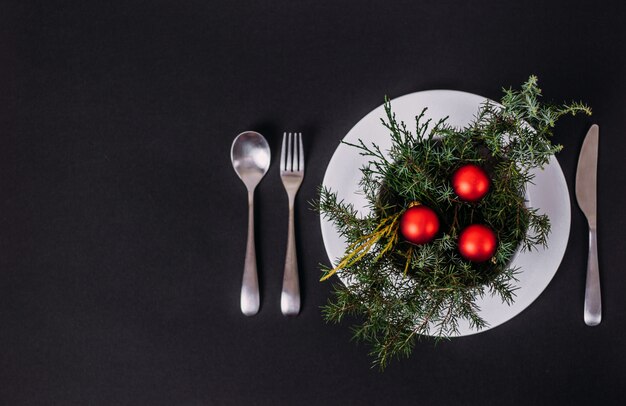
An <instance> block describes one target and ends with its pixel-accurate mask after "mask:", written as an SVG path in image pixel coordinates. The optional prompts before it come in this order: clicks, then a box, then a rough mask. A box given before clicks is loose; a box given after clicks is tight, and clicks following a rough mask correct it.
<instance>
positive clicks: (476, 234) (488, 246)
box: [459, 224, 497, 262]
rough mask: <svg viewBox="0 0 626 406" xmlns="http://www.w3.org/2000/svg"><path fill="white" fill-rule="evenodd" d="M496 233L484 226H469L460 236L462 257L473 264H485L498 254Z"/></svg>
mask: <svg viewBox="0 0 626 406" xmlns="http://www.w3.org/2000/svg"><path fill="white" fill-rule="evenodd" d="M496 246H497V241H496V233H494V232H493V230H492V229H491V228H489V227H487V226H485V225H482V224H472V225H471V226H468V227H467V228H465V229H464V230H463V231H461V235H460V236H459V251H460V252H461V256H462V257H463V258H465V259H467V260H470V261H473V262H484V261H487V260H488V259H489V258H491V257H493V254H494V253H495V252H496Z"/></svg>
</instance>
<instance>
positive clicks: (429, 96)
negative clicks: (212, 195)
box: [321, 90, 571, 336]
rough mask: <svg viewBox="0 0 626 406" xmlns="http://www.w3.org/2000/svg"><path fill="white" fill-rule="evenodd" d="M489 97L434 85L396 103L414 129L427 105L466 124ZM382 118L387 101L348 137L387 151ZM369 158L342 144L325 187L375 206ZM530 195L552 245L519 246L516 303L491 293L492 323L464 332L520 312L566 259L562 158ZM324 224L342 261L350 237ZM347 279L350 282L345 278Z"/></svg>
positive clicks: (485, 305) (484, 312) (329, 249)
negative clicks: (365, 185) (367, 177)
mask: <svg viewBox="0 0 626 406" xmlns="http://www.w3.org/2000/svg"><path fill="white" fill-rule="evenodd" d="M486 100H487V99H486V98H484V97H482V96H478V95H475V94H471V93H465V92H459V91H455V90H429V91H423V92H417V93H411V94H408V95H405V96H402V97H398V98H396V99H393V100H392V101H391V107H392V110H393V111H394V112H395V114H396V118H397V120H398V121H404V122H405V123H406V124H407V127H408V128H410V129H411V128H413V129H414V128H415V116H416V115H417V114H419V113H420V112H421V111H422V109H423V108H425V107H428V110H427V112H426V116H425V118H432V119H433V122H436V121H437V120H438V119H440V118H443V117H446V116H448V117H449V118H448V123H449V124H451V125H453V126H459V127H464V126H465V125H467V124H468V123H469V122H470V121H472V119H473V118H474V116H475V114H476V113H477V111H478V108H479V106H480V105H481V104H482V103H484V102H485V101H486ZM381 118H386V116H385V111H384V107H383V106H382V105H381V106H379V107H378V108H376V109H374V110H373V111H371V112H370V113H369V114H368V115H366V116H365V117H363V118H362V119H361V121H359V122H358V123H357V124H356V125H355V126H354V127H353V128H352V129H351V130H350V131H349V132H348V134H347V135H346V136H345V137H344V141H347V142H350V143H358V140H359V139H361V140H363V142H364V143H365V144H366V145H371V143H372V142H375V143H376V144H378V145H379V146H380V147H381V150H382V151H387V150H388V149H389V147H390V146H391V139H390V137H389V133H388V130H387V129H386V128H385V127H383V125H382V124H381V122H380V119H381ZM367 162H368V158H367V157H363V156H361V155H359V151H358V150H357V148H354V147H350V146H348V145H345V144H340V145H339V147H337V150H336V151H335V153H334V155H333V157H332V159H331V160H330V163H329V164H328V168H327V169H326V175H325V176H324V181H323V185H324V186H325V187H327V188H330V189H331V190H333V191H335V192H337V194H338V197H339V199H340V200H344V202H346V203H352V204H353V205H354V207H355V208H356V209H358V210H359V212H360V213H361V214H367V213H368V211H369V209H367V207H366V200H365V197H364V196H363V194H362V192H361V190H360V188H359V181H360V179H361V171H360V168H361V167H362V166H364V165H365V164H367ZM527 199H528V200H529V205H530V206H531V207H533V208H537V209H539V212H540V213H542V214H543V213H545V214H547V215H548V217H549V218H550V223H551V226H552V231H551V232H550V234H549V236H548V248H547V249H543V248H541V247H540V248H539V249H538V250H533V251H526V252H518V253H517V254H516V255H515V257H514V258H513V260H512V266H514V267H519V268H520V273H519V274H518V275H517V278H518V279H519V282H517V283H515V286H517V287H518V288H519V289H518V290H517V291H516V292H515V294H516V296H515V301H514V302H513V304H511V305H510V306H509V305H507V304H506V303H502V300H501V299H500V298H499V297H498V296H493V297H492V296H490V295H488V294H487V295H485V297H484V298H482V299H479V300H478V301H477V304H478V306H479V307H480V316H481V317H483V318H484V319H485V320H486V321H487V323H488V324H489V327H486V328H484V329H483V330H480V331H476V330H474V329H471V328H470V326H469V323H464V322H463V321H461V323H460V325H459V336H464V335H470V334H475V333H478V332H481V331H486V330H488V329H490V328H493V327H496V326H498V325H500V324H502V323H504V322H506V321H508V320H510V319H512V318H513V317H515V316H516V315H518V314H519V313H520V312H521V311H522V310H524V309H525V308H526V307H528V306H529V305H530V304H531V303H532V302H533V301H534V300H535V299H537V297H539V295H540V294H541V292H543V290H544V289H545V288H546V287H547V286H548V284H549V283H550V281H551V280H552V277H553V276H554V274H555V273H556V271H557V269H558V267H559V264H560V263H561V260H562V259H563V254H564V253H565V248H566V246H567V240H568V238H569V229H570V214H571V213H570V201H569V193H568V190H567V184H566V183H565V177H564V176H563V171H562V170H561V167H560V166H559V163H558V162H557V160H556V158H554V157H552V158H551V160H550V163H549V164H548V165H546V166H545V168H544V169H543V170H536V171H535V179H534V184H532V185H529V187H528V189H527ZM321 226H322V237H323V239H324V246H325V248H326V253H327V254H328V257H329V259H330V261H331V262H332V263H333V264H336V263H337V259H338V258H340V257H341V256H342V255H343V253H344V251H345V249H346V242H345V240H343V239H342V238H341V236H340V235H339V233H338V232H337V230H336V228H335V227H334V225H333V224H332V223H331V222H329V221H327V220H325V219H324V218H323V217H322V218H321ZM342 282H343V283H346V281H345V280H342Z"/></svg>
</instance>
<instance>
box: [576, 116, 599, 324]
mask: <svg viewBox="0 0 626 406" xmlns="http://www.w3.org/2000/svg"><path fill="white" fill-rule="evenodd" d="M599 133H600V128H599V127H598V126H597V125H596V124H594V125H592V126H591V128H590V129H589V131H588V132H587V135H586V136H585V141H583V146H582V148H581V150H580V156H579V157H578V169H577V170H576V200H578V206H579V207H580V209H581V210H582V212H583V213H585V216H586V217H587V221H588V223H589V256H588V257H587V282H586V284H585V313H584V318H585V324H587V325H588V326H596V325H598V324H600V321H601V320H602V300H601V295H600V271H599V268H598V243H597V224H596V208H597V202H596V190H597V187H596V185H597V181H596V179H597V172H598V138H599Z"/></svg>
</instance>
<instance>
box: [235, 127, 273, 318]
mask: <svg viewBox="0 0 626 406" xmlns="http://www.w3.org/2000/svg"><path fill="white" fill-rule="evenodd" d="M230 159H231V161H232V163H233V168H234V169H235V172H237V175H238V176H239V178H240V179H241V180H242V181H243V183H244V184H245V185H246V189H247V190H248V242H247V244H246V260H245V263H244V270H243V281H242V283H241V311H242V313H243V314H245V315H246V316H252V315H254V314H256V313H257V312H258V311H259V306H260V302H261V301H260V296H259V279H258V276H257V266H256V249H255V246H254V189H255V188H256V186H257V185H258V184H259V182H260V181H261V179H262V178H263V176H264V175H265V174H266V173H267V170H268V168H269V166H270V147H269V145H268V143H267V141H266V140H265V138H264V137H263V136H262V135H261V134H259V133H257V132H254V131H246V132H243V133H241V134H239V135H238V136H237V137H235V140H234V141H233V145H232V146H231V149H230Z"/></svg>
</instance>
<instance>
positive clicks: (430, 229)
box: [400, 205, 439, 245]
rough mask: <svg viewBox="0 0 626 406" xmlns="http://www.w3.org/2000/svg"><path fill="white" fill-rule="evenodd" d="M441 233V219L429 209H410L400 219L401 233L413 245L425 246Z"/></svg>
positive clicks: (420, 207) (415, 207) (419, 207)
mask: <svg viewBox="0 0 626 406" xmlns="http://www.w3.org/2000/svg"><path fill="white" fill-rule="evenodd" d="M438 231H439V218H438V217H437V214H436V213H435V212H434V211H433V210H432V209H431V208H429V207H426V206H423V205H419V206H413V207H409V208H408V209H407V211H405V212H404V213H403V214H402V217H400V232H401V233H402V235H403V236H404V238H406V239H407V241H409V242H412V243H413V244H418V245H419V244H425V243H427V242H429V241H431V240H432V239H433V238H435V235H436V234H437V232H438Z"/></svg>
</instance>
